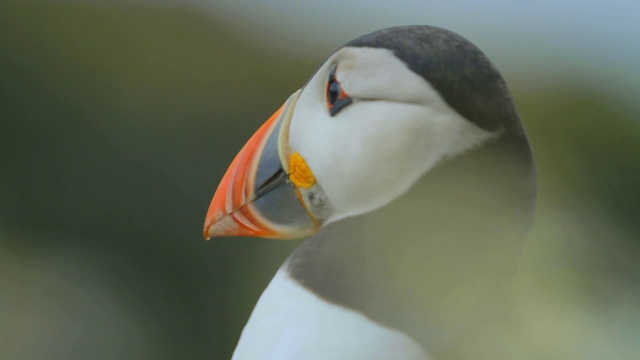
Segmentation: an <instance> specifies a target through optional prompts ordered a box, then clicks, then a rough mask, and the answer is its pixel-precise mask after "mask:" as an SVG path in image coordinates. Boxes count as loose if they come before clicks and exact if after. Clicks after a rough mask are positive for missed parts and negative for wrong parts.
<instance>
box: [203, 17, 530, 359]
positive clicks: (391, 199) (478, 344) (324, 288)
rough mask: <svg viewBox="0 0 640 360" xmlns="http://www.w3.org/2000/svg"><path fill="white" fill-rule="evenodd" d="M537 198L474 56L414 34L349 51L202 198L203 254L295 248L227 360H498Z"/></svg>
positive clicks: (521, 135) (493, 78)
mask: <svg viewBox="0 0 640 360" xmlns="http://www.w3.org/2000/svg"><path fill="white" fill-rule="evenodd" d="M536 193H537V186H536V168H535V162H534V158H533V153H532V150H531V146H530V143H529V140H528V136H527V133H526V130H525V127H524V125H523V122H522V121H521V119H520V116H519V114H518V111H517V108H516V105H515V102H514V99H513V97H512V95H511V93H510V91H509V89H508V87H507V84H506V82H505V80H504V78H503V77H502V75H501V74H500V73H499V71H498V70H497V69H496V67H495V65H493V63H492V62H491V61H490V60H489V59H488V58H487V56H486V55H485V54H484V53H483V52H482V51H481V50H480V49H479V48H478V47H476V46H475V45H474V44H472V43H471V42H470V41H469V40H467V39H465V38H464V37H462V36H461V35H458V34H457V33H455V32H452V31H449V30H446V29H443V28H439V27H434V26H427V25H412V26H397V27H391V28H386V29H382V30H378V31H375V32H372V33H370V34H367V35H364V36H361V37H358V38H356V39H354V40H351V41H349V42H347V43H346V44H345V45H343V46H342V47H340V48H338V49H337V50H336V51H335V52H334V53H332V54H331V55H330V56H329V57H328V58H327V59H326V60H325V61H324V62H323V63H322V64H321V65H320V67H319V68H318V69H317V70H316V71H315V72H314V73H313V75H312V76H311V77H310V79H309V80H308V81H307V82H306V84H304V85H303V86H302V88H300V89H299V90H297V91H295V92H294V93H293V94H292V95H291V96H290V97H289V98H288V99H287V100H286V102H285V103H284V104H283V105H282V106H281V107H280V108H279V109H278V110H277V111H276V112H275V113H274V114H273V115H272V116H271V117H270V118H269V119H268V120H267V121H266V122H265V123H264V124H263V125H262V126H261V127H260V128H259V129H258V130H257V131H256V132H255V134H254V135H253V136H251V137H250V139H249V140H248V142H247V143H246V144H245V145H244V147H243V148H242V149H241V150H240V152H239V153H238V155H237V156H236V157H235V159H234V160H233V161H232V162H231V165H230V166H229V168H228V170H227V172H226V173H225V174H224V176H223V178H222V180H221V181H220V182H219V185H218V188H217V190H216V192H215V194H214V196H213V199H212V200H211V203H210V206H209V210H208V212H207V215H206V218H205V225H204V237H205V238H206V239H209V238H212V237H221V236H249V237H263V238H268V239H280V240H294V239H304V240H302V241H301V244H300V245H299V246H298V247H297V248H296V249H295V250H293V252H292V253H291V254H290V255H289V257H288V258H287V259H286V261H285V262H284V263H283V264H282V266H281V267H280V268H279V270H278V271H277V272H276V274H275V276H274V277H273V279H272V280H271V282H270V283H269V285H268V286H267V288H266V289H265V290H264V292H263V293H262V295H261V296H260V298H259V300H258V301H257V304H256V306H255V308H254V310H253V312H252V314H251V316H250V317H249V320H248V322H247V324H246V326H245V327H244V329H243V331H242V334H241V335H240V339H239V341H238V344H237V347H236V349H235V351H234V353H233V357H232V358H233V359H234V360H248V359H309V360H313V359H356V360H357V359H462V358H474V359H483V358H487V359H490V358H491V359H500V358H510V357H509V356H511V355H509V354H504V353H502V352H501V345H500V342H501V340H500V339H499V338H500V336H501V334H502V335H504V334H505V333H508V331H509V330H506V331H505V330H504V329H510V326H511V325H513V323H514V320H513V314H512V311H511V309H512V307H513V299H512V297H513V296H512V286H513V281H514V280H513V279H514V276H515V274H517V269H518V259H519V256H520V253H521V252H522V247H523V243H524V240H525V238H526V235H527V233H528V231H529V230H530V228H531V226H532V222H533V217H534V212H535V203H536ZM500 329H502V332H500ZM503 342H504V341H503ZM469 354H472V356H471V357H470V355H469Z"/></svg>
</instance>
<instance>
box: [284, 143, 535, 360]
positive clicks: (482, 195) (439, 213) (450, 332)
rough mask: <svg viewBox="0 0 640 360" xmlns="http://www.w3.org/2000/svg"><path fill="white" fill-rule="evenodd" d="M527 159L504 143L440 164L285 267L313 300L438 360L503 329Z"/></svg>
mask: <svg viewBox="0 0 640 360" xmlns="http://www.w3.org/2000/svg"><path fill="white" fill-rule="evenodd" d="M516 140H517V141H516ZM523 140H524V145H523V143H522V142H523ZM528 154H529V152H528V144H527V143H526V139H522V138H520V139H513V138H511V139H510V138H508V137H506V138H503V139H501V141H499V142H497V143H495V144H492V145H488V146H485V147H484V148H482V149H480V150H475V151H472V152H469V153H468V154H464V155H462V156H459V157H457V158H455V159H452V160H450V161H447V162H446V163H444V164H442V165H441V166H438V167H436V168H435V169H433V170H432V171H430V172H429V173H428V174H426V175H425V176H423V178H422V179H421V180H420V181H419V183H418V184H416V185H415V186H414V187H413V188H412V189H411V190H410V191H409V192H408V193H407V194H405V195H404V196H402V197H401V198H400V199H398V200H396V201H394V202H393V203H392V204H390V205H388V206H385V207H384V208H382V209H379V210H377V211H375V212H372V213H370V214H367V215H365V216H359V217H355V218H351V219H345V220H343V221H340V222H338V223H335V224H332V225H330V226H328V227H327V228H325V229H324V230H323V231H322V232H321V233H319V234H318V235H316V236H315V237H313V238H310V239H308V240H306V241H305V242H304V243H303V244H302V245H301V246H300V247H299V248H298V249H296V250H295V251H294V252H293V254H292V255H291V257H290V258H289V260H288V261H287V263H286V264H285V266H286V267H287V270H288V271H289V273H290V274H291V276H292V277H293V278H294V279H296V280H297V281H298V282H300V283H301V284H302V285H303V286H305V287H306V288H308V289H309V290H311V291H312V292H314V293H315V294H316V295H318V296H319V297H321V298H323V299H325V300H326V301H329V302H332V303H334V304H338V305H341V306H344V307H346V308H349V309H352V310H354V311H357V312H361V313H363V314H364V315H365V316H367V317H368V318H370V319H371V320H374V321H376V322H378V323H380V324H382V325H385V326H388V327H391V328H395V329H398V330H400V331H403V332H405V333H406V334H408V335H410V336H412V337H413V338H414V339H416V340H417V341H418V342H420V343H421V344H422V346H423V347H424V348H425V349H428V352H429V353H431V354H432V355H436V357H438V355H443V357H444V358H446V357H448V356H447V354H449V355H451V354H452V353H455V352H456V351H458V349H460V348H461V346H460V345H461V343H472V342H475V341H478V336H479V335H480V334H482V333H485V335H486V332H487V329H488V328H490V327H491V326H493V325H492V324H498V323H505V322H508V319H509V315H510V314H509V310H508V309H510V308H511V295H510V294H511V283H512V279H513V276H514V275H515V272H516V268H517V262H518V258H519V254H520V249H521V246H522V241H523V240H524V236H525V234H526V231H527V230H528V227H529V225H530V224H529V221H530V218H531V211H532V207H533V199H534V197H535V193H534V191H535V190H534V189H535V186H534V180H533V179H534V176H533V163H532V161H531V158H530V157H529V155H528ZM523 164H524V165H523Z"/></svg>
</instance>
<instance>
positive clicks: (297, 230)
mask: <svg viewBox="0 0 640 360" xmlns="http://www.w3.org/2000/svg"><path fill="white" fill-rule="evenodd" d="M297 94H298V93H295V94H294V95H292V96H291V97H290V98H289V100H287V102H286V103H285V104H284V105H283V106H282V107H281V108H280V109H278V111H276V112H275V113H274V114H273V115H272V116H271V117H270V118H269V120H267V122H265V123H264V124H263V125H262V126H261V127H260V128H259V129H258V131H256V133H255V134H253V136H252V137H251V138H250V139H249V141H248V142H247V143H246V144H245V145H244V147H243V148H242V150H240V152H239V153H238V155H237V156H236V157H235V159H234V160H233V162H232V163H231V165H230V166H229V169H228V170H227V172H226V173H225V175H224V177H223V178H222V180H221V181H220V184H219V185H218V189H217V190H216V193H215V195H214V196H213V200H212V201H211V205H210V206H209V211H208V212H207V216H206V219H205V223H204V237H205V239H209V238H211V237H220V236H257V237H265V238H273V239H296V238H300V237H304V236H308V235H311V234H313V233H315V232H316V231H317V230H318V223H317V221H316V220H315V219H313V216H312V215H311V214H310V213H309V212H308V211H306V209H305V206H304V204H303V202H301V201H300V192H299V190H298V189H297V188H296V186H295V185H294V184H293V183H292V182H291V181H289V177H288V174H287V173H286V171H285V169H286V167H287V166H286V164H287V159H282V157H287V156H288V155H286V153H287V149H286V144H285V142H286V138H287V136H286V135H287V134H281V133H282V132H284V131H287V130H288V124H287V125H285V126H283V124H284V123H288V121H289V120H290V119H291V116H292V113H293V108H294V107H295V101H296V100H297ZM281 135H284V136H281ZM283 139H284V140H283Z"/></svg>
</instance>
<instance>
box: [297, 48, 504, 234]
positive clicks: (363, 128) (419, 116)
mask: <svg viewBox="0 0 640 360" xmlns="http://www.w3.org/2000/svg"><path fill="white" fill-rule="evenodd" d="M334 65H335V69H336V76H335V78H336V80H337V81H338V82H339V83H340V84H341V85H342V89H343V90H344V92H345V93H346V94H348V95H349V96H350V97H351V98H352V100H353V102H352V103H351V104H349V105H347V106H346V107H344V108H343V109H342V110H341V111H339V112H338V113H337V114H335V115H334V116H331V115H330V113H329V109H328V105H327V82H328V80H329V76H330V72H331V69H332V68H333V66H334ZM493 136H495V134H493V133H490V132H487V131H484V130H482V129H480V128H479V127H477V126H475V125H474V124H472V123H471V122H469V121H467V120H465V119H464V118H463V117H462V116H460V115H459V114H458V113H456V112H455V111H454V110H453V109H452V108H450V107H449V106H448V105H447V104H446V103H445V102H444V100H443V99H442V98H441V97H440V95H439V94H438V93H437V92H436V91H435V90H434V89H433V88H432V87H431V85H430V84H429V83H428V82H427V81H426V80H425V79H424V78H423V77H421V76H419V75H417V74H415V73H414V72H412V71H411V70H410V69H409V68H408V67H407V65H406V64H405V63H404V62H402V61H401V60H399V59H398V58H396V57H395V56H394V55H393V52H392V51H390V50H387V49H379V48H355V47H346V48H343V49H341V50H339V51H337V52H336V53H335V54H333V55H332V56H331V57H330V58H329V59H328V60H327V61H326V62H325V63H324V64H323V65H322V67H321V68H320V69H319V70H318V72H317V73H316V74H315V75H314V76H313V78H312V79H311V80H310V81H309V83H308V84H307V86H306V87H305V88H303V89H302V92H301V94H300V98H299V99H298V102H297V104H296V107H295V110H294V113H293V118H292V120H291V126H290V132H289V145H290V148H291V150H292V151H295V152H299V153H300V154H301V155H302V156H303V157H304V158H305V159H306V161H307V164H308V165H309V167H310V168H311V170H312V171H313V173H314V174H315V177H316V179H317V181H318V184H319V185H320V186H321V187H322V188H323V189H324V191H325V193H326V195H327V197H328V199H329V201H330V202H331V204H332V205H333V213H332V214H331V216H330V218H329V219H328V222H332V221H335V220H338V219H342V218H345V217H349V216H354V215H360V214H363V213H366V212H369V211H372V210H375V209H377V208H380V207H382V206H384V205H386V204H387V203H389V202H390V201H392V200H394V199H395V198H397V197H399V196H400V195H402V194H403V193H404V192H406V191H407V190H408V189H409V188H410V187H411V186H412V185H413V184H414V183H415V182H416V181H417V180H418V178H420V177H421V176H422V175H423V174H424V173H425V172H427V171H428V170H429V169H431V168H432V167H433V166H434V165H435V164H436V163H438V161H440V160H442V159H446V158H447V157H451V156H454V155H456V154H459V153H461V152H463V151H465V150H468V149H470V148H472V147H474V146H477V145H479V144H481V143H483V142H485V141H487V140H488V139H490V138H492V137H493Z"/></svg>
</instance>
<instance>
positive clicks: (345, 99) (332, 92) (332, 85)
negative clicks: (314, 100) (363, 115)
mask: <svg viewBox="0 0 640 360" xmlns="http://www.w3.org/2000/svg"><path fill="white" fill-rule="evenodd" d="M351 102H352V100H351V97H350V96H349V95H348V94H347V93H346V92H345V91H344V90H343V89H342V85H340V82H339V81H338V80H337V79H336V65H333V66H332V67H331V71H330V72H329V80H328V81H327V108H328V109H329V115H331V116H334V115H336V114H337V113H339V112H340V110H342V109H344V108H345V107H346V106H347V105H349V104H351Z"/></svg>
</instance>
